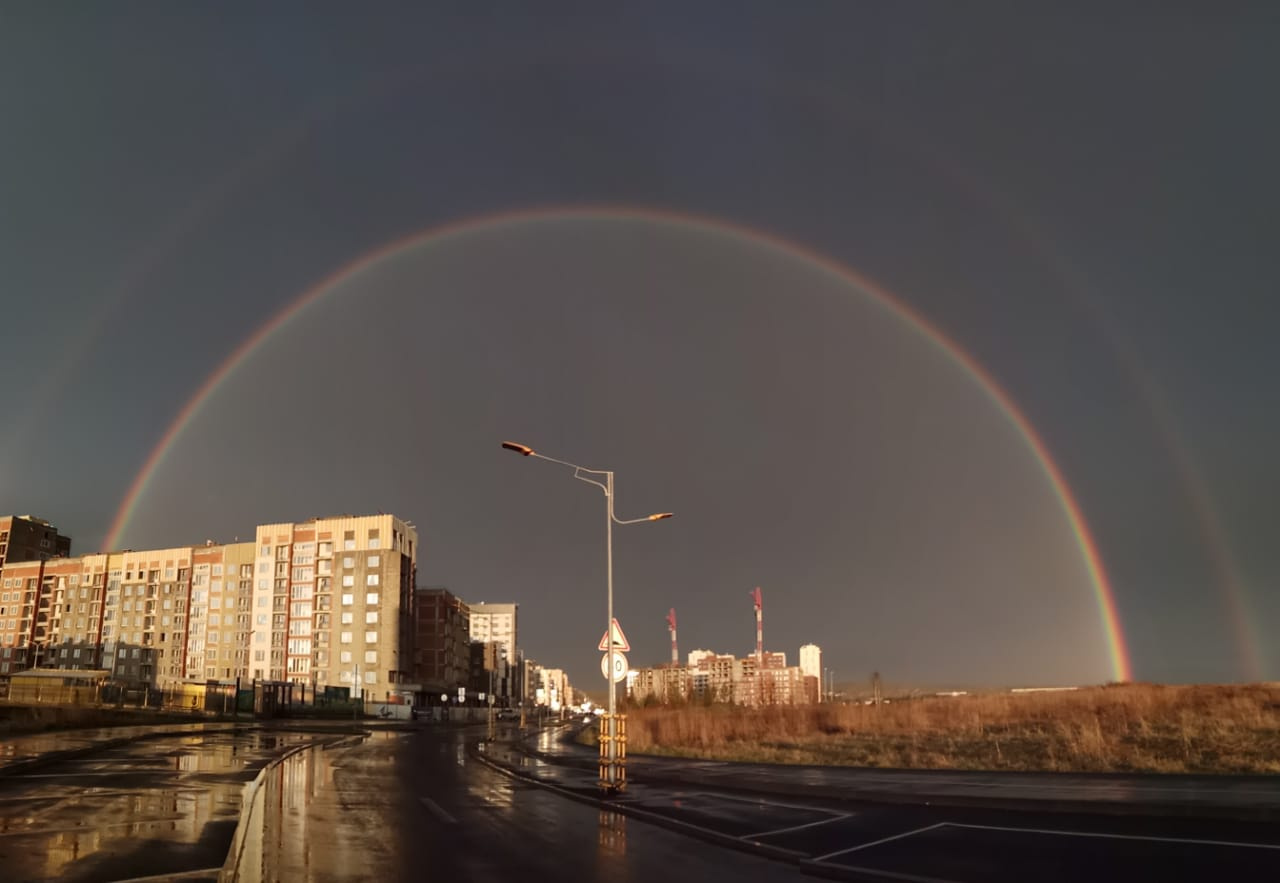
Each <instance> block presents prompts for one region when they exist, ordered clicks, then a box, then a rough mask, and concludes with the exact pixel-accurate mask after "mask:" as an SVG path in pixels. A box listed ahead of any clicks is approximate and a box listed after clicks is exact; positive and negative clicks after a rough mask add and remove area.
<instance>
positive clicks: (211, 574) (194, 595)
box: [186, 543, 257, 681]
mask: <svg viewBox="0 0 1280 883" xmlns="http://www.w3.org/2000/svg"><path fill="white" fill-rule="evenodd" d="M256 550H257V545H256V544H255V543H231V544H228V545H215V544H214V543H206V544H205V545H204V546H203V547H197V548H195V549H193V550H192V556H191V560H192V562H193V565H192V571H191V618H190V626H189V628H188V630H187V660H186V672H187V677H188V678H190V679H194V680H204V681H215V680H220V681H234V680H235V679H236V678H240V679H241V680H247V679H248V678H249V633H250V629H251V628H252V624H253V566H254V561H255V558H256V555H257V551H256Z"/></svg>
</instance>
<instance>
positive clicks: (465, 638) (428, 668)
mask: <svg viewBox="0 0 1280 883" xmlns="http://www.w3.org/2000/svg"><path fill="white" fill-rule="evenodd" d="M416 594H417V597H416V599H415V602H414V640H413V681H414V683H416V684H419V685H421V688H422V690H424V691H425V692H426V693H427V694H428V695H435V694H438V693H441V692H444V693H449V694H453V693H454V692H456V691H457V689H458V687H462V686H466V685H467V683H468V681H469V680H470V649H469V648H470V643H469V642H470V635H471V609H470V607H468V606H467V602H465V601H463V600H462V599H461V598H459V597H457V596H456V595H454V594H453V593H451V592H450V591H449V590H447V589H442V588H423V589H418V590H417V593H416Z"/></svg>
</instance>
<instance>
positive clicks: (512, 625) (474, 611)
mask: <svg viewBox="0 0 1280 883" xmlns="http://www.w3.org/2000/svg"><path fill="white" fill-rule="evenodd" d="M519 608H520V605H519V604H489V603H487V602H485V601H481V602H480V603H479V604H472V605H471V641H472V642H473V643H486V642H489V641H493V642H495V643H497V644H500V645H501V646H502V648H503V649H504V650H506V652H507V660H508V661H509V662H511V663H514V662H515V661H516V658H517V657H516V648H517V646H518V642H517V640H516V626H517V623H516V614H517V612H518V611H519Z"/></svg>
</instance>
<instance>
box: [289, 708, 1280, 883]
mask: <svg viewBox="0 0 1280 883" xmlns="http://www.w3.org/2000/svg"><path fill="white" fill-rule="evenodd" d="M478 735H479V733H478V732H476V731H475V730H471V731H461V730H456V729H453V730H450V729H424V730H419V731H417V732H412V733H399V734H396V733H386V734H381V735H379V736H377V737H375V738H374V739H371V740H369V741H367V742H365V743H363V744H360V745H356V746H353V747H348V748H343V749H340V750H333V751H328V750H326V751H312V752H305V753H304V754H302V755H299V756H298V757H297V758H295V759H293V760H291V761H288V762H286V764H285V770H286V772H285V775H287V776H288V777H289V783H288V785H289V787H288V788H287V789H286V792H285V797H284V800H283V803H284V804H285V807H286V818H285V819H284V823H283V825H282V826H280V831H281V835H280V837H279V838H278V840H277V841H276V843H275V845H276V851H275V852H274V853H273V854H272V855H271V856H270V858H269V863H270V867H269V868H268V869H267V871H266V873H265V874H264V876H266V877H271V878H278V879H288V880H294V879H297V880H315V881H333V880H362V879H370V880H393V879H399V880H409V879H412V880H421V879H424V878H436V877H441V878H443V879H448V880H451V881H452V880H458V881H468V880H474V881H488V880H498V879H509V878H511V877H513V876H518V877H519V879H521V880H530V881H541V880H546V881H552V880H554V881H560V880H566V879H575V880H610V881H613V880H636V881H640V880H655V879H660V880H665V881H683V880H691V881H692V880H734V881H743V880H769V881H772V880H783V879H786V880H797V879H812V877H811V876H808V875H809V874H815V873H817V874H829V875H835V876H841V877H853V878H856V879H870V880H917V881H935V883H938V881H954V883H978V881H996V883H1000V881H1010V883H1013V881H1019V883H1021V881H1026V880H1036V881H1048V883H1053V881H1063V883H1065V881H1073V883H1074V881H1079V880H1083V879H1088V880H1090V881H1091V883H1107V881H1117V883H1119V881H1124V883H1131V881H1133V880H1161V881H1198V880H1221V879H1224V878H1226V879H1240V880H1274V879H1280V831H1277V830H1276V826H1275V825H1274V824H1270V823H1266V822H1256V821H1254V822H1232V821H1224V820H1214V821H1201V820H1195V819H1188V818H1169V817H1155V818H1152V817H1143V816H1141V815H1134V816H1116V815H1112V814H1102V815H1099V814H1082V813H1047V812H1046V813H1041V812H1037V813H1025V812H1024V813H1019V812H1014V811H1009V810H983V809H977V808H964V807H932V806H910V805H902V804H898V805H893V804H883V803H850V802H845V801H830V800H814V799H809V798H804V797H800V798H791V799H783V798H780V797H776V796H754V797H753V796H748V795H745V794H743V793H741V792H730V791H717V790H714V789H708V788H705V787H701V786H697V787H692V788H688V789H682V788H678V787H673V786H671V785H669V784H664V785H644V784H635V785H633V786H632V787H631V788H630V789H629V791H628V794H627V796H626V797H625V798H624V799H622V800H620V801H617V802H615V804H613V805H612V806H609V807H607V808H599V807H596V806H588V805H584V804H582V803H580V802H576V801H574V800H571V799H569V798H568V797H566V796H564V795H563V794H562V793H557V792H555V791H552V790H547V789H545V788H542V787H541V786H539V785H536V784H532V783H530V782H527V781H521V780H516V779H513V778H512V777H510V776H508V775H507V774H505V773H502V772H498V771H495V770H494V769H491V768H490V767H489V766H487V765H485V764H484V763H482V762H480V761H479V760H478V759H476V758H475V757H473V756H471V754H470V753H469V752H468V750H467V742H468V740H474V739H476V738H477V737H478ZM485 755H486V757H488V758H490V759H491V760H493V759H496V760H503V761H505V762H508V763H511V764H512V765H514V766H518V767H519V768H520V769H522V770H523V773H524V774H526V775H528V774H530V773H535V772H536V773H537V774H538V775H540V776H543V777H545V778H546V779H547V780H548V781H549V782H552V783H554V784H555V785H556V786H557V787H559V788H561V789H564V790H565V791H569V792H573V791H576V792H578V793H580V794H582V795H589V794H591V793H592V792H593V789H592V779H593V777H592V776H591V774H589V773H584V772H582V771H579V770H574V769H570V768H565V767H562V766H551V765H547V764H545V763H542V762H540V761H537V760H534V759H531V758H528V757H526V756H524V755H522V754H520V753H519V752H516V751H514V750H509V749H506V748H503V747H501V746H497V745H493V746H488V748H487V749H486V750H485ZM633 814H634V815H633ZM637 816H643V818H640V817H637ZM654 820H657V821H659V822H661V824H662V825H667V826H676V827H679V828H681V829H682V830H672V829H671V828H670V827H663V826H661V825H659V824H655V823H654ZM726 846H732V847H734V848H726ZM766 850H767V851H768V852H770V853H772V854H773V855H774V856H775V857H774V858H764V857H761V853H763V852H765V851H766ZM753 852H754V853H756V854H752V853H753Z"/></svg>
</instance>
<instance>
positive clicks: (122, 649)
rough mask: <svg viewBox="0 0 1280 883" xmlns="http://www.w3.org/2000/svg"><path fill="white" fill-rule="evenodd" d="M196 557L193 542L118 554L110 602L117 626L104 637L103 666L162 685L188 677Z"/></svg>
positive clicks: (120, 675) (118, 674) (126, 677)
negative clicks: (117, 578)
mask: <svg viewBox="0 0 1280 883" xmlns="http://www.w3.org/2000/svg"><path fill="white" fill-rule="evenodd" d="M112 557H113V558H115V557H116V556H112ZM192 557H193V550H192V548H191V547H190V546H179V547H176V548H171V549H151V550H147V551H142V552H136V551H126V552H122V553H120V555H119V558H120V571H121V572H122V576H121V580H120V586H119V590H118V593H113V592H112V591H111V588H110V586H108V590H107V602H106V608H107V610H108V611H112V612H116V617H115V621H116V625H115V627H114V628H113V629H112V632H113V640H111V641H107V640H106V638H105V637H104V639H103V660H104V665H103V668H110V669H112V671H113V673H114V675H115V676H116V677H117V678H120V679H123V680H127V681H140V682H143V683H147V684H151V685H154V686H157V687H160V688H161V689H164V688H167V687H170V686H176V685H177V684H179V683H181V682H182V681H183V680H184V678H185V677H186V676H187V669H186V656H187V634H188V627H189V622H188V618H189V616H190V610H189V603H190V599H191V563H192ZM111 563H112V564H113V565H114V562H111ZM112 662H114V664H111V663H112Z"/></svg>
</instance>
